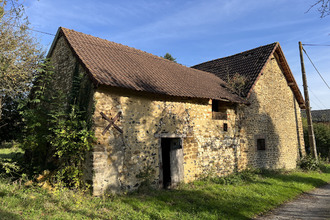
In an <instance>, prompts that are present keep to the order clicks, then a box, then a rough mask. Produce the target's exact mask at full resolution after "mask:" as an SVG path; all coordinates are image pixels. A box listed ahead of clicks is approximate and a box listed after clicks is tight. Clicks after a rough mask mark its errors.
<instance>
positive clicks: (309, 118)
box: [299, 41, 318, 162]
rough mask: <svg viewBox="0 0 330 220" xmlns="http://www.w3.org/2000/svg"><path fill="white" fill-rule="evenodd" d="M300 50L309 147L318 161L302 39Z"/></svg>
mask: <svg viewBox="0 0 330 220" xmlns="http://www.w3.org/2000/svg"><path fill="white" fill-rule="evenodd" d="M299 52H300V61H301V73H302V79H303V86H304V95H305V104H306V116H307V123H308V140H309V147H310V149H311V153H312V155H313V156H314V157H315V159H316V161H317V162H318V157H317V151H316V143H315V136H314V130H313V123H312V114H311V109H310V103H309V95H308V86H307V78H306V72H305V64H304V56H303V47H302V44H301V42H300V41H299Z"/></svg>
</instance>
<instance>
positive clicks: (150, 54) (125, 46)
mask: <svg viewBox="0 0 330 220" xmlns="http://www.w3.org/2000/svg"><path fill="white" fill-rule="evenodd" d="M60 28H61V29H62V30H66V31H69V32H70V31H71V32H76V33H79V34H82V35H86V36H88V37H92V38H97V39H99V40H102V41H104V42H106V43H111V44H115V45H118V46H120V47H124V48H125V49H127V50H124V49H122V48H115V49H116V50H120V51H123V52H127V53H134V54H137V55H141V54H140V53H144V54H146V55H148V56H150V57H152V58H154V59H160V60H163V61H165V62H173V61H171V60H168V59H165V58H164V57H161V56H157V55H154V54H152V53H148V52H146V51H144V50H140V49H137V48H134V47H130V46H127V45H125V44H121V43H117V42H114V41H111V40H107V39H103V38H100V37H95V36H93V35H90V34H85V33H83V32H80V31H75V30H73V29H68V28H64V27H60ZM80 42H84V43H86V44H92V43H89V42H87V41H81V40H80ZM92 45H94V46H98V47H107V46H102V45H98V44H92ZM107 48H112V47H110V46H109V47H107ZM112 49H113V48H112ZM173 63H176V62H173ZM176 64H178V65H181V66H184V67H187V68H189V67H188V66H185V65H183V64H181V63H176ZM203 72H204V71H203Z"/></svg>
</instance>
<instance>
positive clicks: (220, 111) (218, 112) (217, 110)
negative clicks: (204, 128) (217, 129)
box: [212, 100, 227, 120]
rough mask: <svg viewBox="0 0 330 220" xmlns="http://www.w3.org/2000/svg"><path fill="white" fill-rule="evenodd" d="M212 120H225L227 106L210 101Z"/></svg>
mask: <svg viewBox="0 0 330 220" xmlns="http://www.w3.org/2000/svg"><path fill="white" fill-rule="evenodd" d="M212 119H215V120H227V106H226V105H224V104H223V102H220V101H218V100H212Z"/></svg>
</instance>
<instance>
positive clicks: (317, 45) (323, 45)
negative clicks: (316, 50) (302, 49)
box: [302, 44, 330, 47]
mask: <svg viewBox="0 0 330 220" xmlns="http://www.w3.org/2000/svg"><path fill="white" fill-rule="evenodd" d="M302 45H303V46H312V47H330V44H302Z"/></svg>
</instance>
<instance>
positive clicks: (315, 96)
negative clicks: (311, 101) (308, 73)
mask: <svg viewBox="0 0 330 220" xmlns="http://www.w3.org/2000/svg"><path fill="white" fill-rule="evenodd" d="M308 89H309V91H311V93H312V95H313V96H314V98H315V99H317V100H318V101H319V103H320V104H321V105H322V106H323V107H324V108H325V109H327V107H326V106H325V105H324V104H323V102H321V100H320V99H319V98H318V97H317V95H315V93H314V92H313V90H311V88H308Z"/></svg>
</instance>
